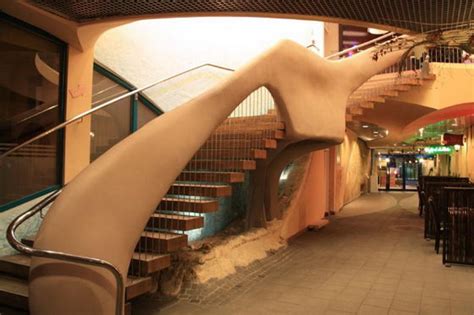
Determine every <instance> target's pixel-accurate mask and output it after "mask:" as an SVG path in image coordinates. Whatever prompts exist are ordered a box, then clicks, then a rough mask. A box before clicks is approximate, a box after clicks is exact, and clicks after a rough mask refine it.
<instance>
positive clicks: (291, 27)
mask: <svg viewBox="0 0 474 315" xmlns="http://www.w3.org/2000/svg"><path fill="white" fill-rule="evenodd" d="M323 26H324V23H322V22H316V21H302V20H290V19H270V18H249V17H196V18H174V19H156V20H142V21H138V22H134V23H130V24H127V25H123V26H120V27H116V28H114V29H111V30H109V31H107V32H105V33H104V34H103V35H102V36H101V37H100V38H99V40H98V41H97V44H96V51H95V57H96V58H97V59H98V60H99V61H100V62H102V63H103V64H105V65H107V66H108V67H109V68H111V69H112V70H113V71H115V72H117V73H118V74H119V75H122V76H123V77H125V78H127V80H129V81H130V82H131V83H132V84H134V85H135V86H143V85H145V84H148V83H151V82H154V81H158V80H160V79H165V78H167V77H170V76H172V75H174V74H176V73H179V72H182V71H185V70H188V69H190V68H192V67H196V66H199V65H202V64H205V63H212V64H216V65H219V66H224V67H228V68H232V69H236V68H238V67H240V66H242V65H243V64H244V63H246V62H248V61H249V60H250V59H252V58H253V57H255V56H256V55H258V54H259V53H261V52H263V51H264V50H266V49H268V48H270V47H271V46H272V45H274V44H275V43H276V42H278V41H279V40H282V39H291V40H293V41H296V42H298V43H300V44H302V45H305V46H307V45H309V44H311V40H312V39H314V40H315V42H316V46H318V48H319V51H320V52H321V54H322V53H323V52H324V39H323V38H324V27H323Z"/></svg>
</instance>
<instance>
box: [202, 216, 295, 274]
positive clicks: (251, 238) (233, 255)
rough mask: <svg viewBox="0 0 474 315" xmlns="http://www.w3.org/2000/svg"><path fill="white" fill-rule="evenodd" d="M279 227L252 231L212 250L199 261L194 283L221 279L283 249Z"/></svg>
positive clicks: (271, 224)
mask: <svg viewBox="0 0 474 315" xmlns="http://www.w3.org/2000/svg"><path fill="white" fill-rule="evenodd" d="M281 224H282V222H281V221H276V220H275V221H272V222H270V223H269V224H268V226H267V228H266V229H265V228H260V229H252V230H250V231H248V232H245V233H243V234H240V235H235V236H232V237H230V238H229V239H228V240H226V241H225V242H223V243H222V244H219V245H217V246H216V247H213V248H212V249H211V250H210V251H209V253H207V254H205V255H204V256H203V257H202V258H201V262H202V264H201V265H198V266H195V267H194V271H195V274H196V277H197V280H198V281H199V282H201V283H204V282H206V281H208V280H209V279H212V278H217V279H221V278H224V277H226V276H228V275H230V274H232V273H234V272H236V267H245V266H248V265H249V264H250V263H252V262H254V261H256V260H259V259H263V258H265V257H267V255H268V253H269V252H271V251H275V250H278V249H280V248H282V247H285V246H286V241H284V240H282V239H281V238H280V229H281Z"/></svg>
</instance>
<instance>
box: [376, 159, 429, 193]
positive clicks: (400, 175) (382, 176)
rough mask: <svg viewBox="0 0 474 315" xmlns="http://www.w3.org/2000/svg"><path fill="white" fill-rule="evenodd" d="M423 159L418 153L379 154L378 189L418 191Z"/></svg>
mask: <svg viewBox="0 0 474 315" xmlns="http://www.w3.org/2000/svg"><path fill="white" fill-rule="evenodd" d="M421 161H423V159H420V158H418V157H417V156H416V155H405V154H403V155H402V154H400V155H394V154H391V155H379V159H378V167H377V172H378V189H379V190H386V191H390V190H394V191H416V187H417V185H418V178H419V176H420V175H421V172H422V163H421Z"/></svg>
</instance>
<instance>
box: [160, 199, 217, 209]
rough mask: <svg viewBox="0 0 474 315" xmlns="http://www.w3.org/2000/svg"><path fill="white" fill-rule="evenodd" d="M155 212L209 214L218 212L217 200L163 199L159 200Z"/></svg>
mask: <svg viewBox="0 0 474 315" xmlns="http://www.w3.org/2000/svg"><path fill="white" fill-rule="evenodd" d="M156 210H169V211H179V212H196V213H209V212H215V211H217V210H219V202H218V201H217V200H203V199H196V198H193V197H189V198H172V197H165V198H163V199H161V201H160V203H159V204H158V207H157V208H156Z"/></svg>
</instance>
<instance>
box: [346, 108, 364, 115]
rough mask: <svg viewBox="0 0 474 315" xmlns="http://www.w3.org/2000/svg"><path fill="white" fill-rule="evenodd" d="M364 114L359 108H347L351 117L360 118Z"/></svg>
mask: <svg viewBox="0 0 474 315" xmlns="http://www.w3.org/2000/svg"><path fill="white" fill-rule="evenodd" d="M363 113H364V110H363V109H362V108H360V107H357V106H354V107H350V108H349V114H351V115H352V116H360V115H362V114H363Z"/></svg>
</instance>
